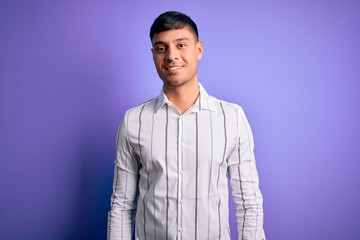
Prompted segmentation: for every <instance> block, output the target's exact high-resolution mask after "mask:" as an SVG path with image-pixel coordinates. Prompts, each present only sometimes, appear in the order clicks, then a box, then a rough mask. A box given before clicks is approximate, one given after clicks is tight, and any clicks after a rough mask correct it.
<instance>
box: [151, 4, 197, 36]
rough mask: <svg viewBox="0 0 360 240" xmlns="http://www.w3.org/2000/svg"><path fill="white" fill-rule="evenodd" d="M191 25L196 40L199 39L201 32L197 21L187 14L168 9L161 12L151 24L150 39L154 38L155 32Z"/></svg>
mask: <svg viewBox="0 0 360 240" xmlns="http://www.w3.org/2000/svg"><path fill="white" fill-rule="evenodd" d="M185 26H187V27H189V29H190V31H192V32H193V33H194V35H195V37H196V41H198V40H199V33H198V29H197V26H196V24H195V22H194V21H193V20H192V19H191V18H190V17H189V16H187V15H185V14H183V13H181V12H176V11H168V12H164V13H162V14H160V15H159V16H158V17H157V18H156V19H155V20H154V23H153V24H152V25H151V28H150V40H152V39H153V37H154V34H156V33H160V32H165V31H168V30H172V29H181V28H183V27H185Z"/></svg>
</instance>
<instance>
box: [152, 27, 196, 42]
mask: <svg viewBox="0 0 360 240" xmlns="http://www.w3.org/2000/svg"><path fill="white" fill-rule="evenodd" d="M179 39H185V40H188V41H190V42H195V34H194V33H193V32H192V31H191V30H190V29H189V28H188V27H186V26H185V27H183V28H180V29H171V30H168V31H164V32H160V33H156V34H154V37H153V39H152V44H153V45H154V44H156V43H172V42H175V41H178V40H179Z"/></svg>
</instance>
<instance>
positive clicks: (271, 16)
mask: <svg viewBox="0 0 360 240" xmlns="http://www.w3.org/2000/svg"><path fill="white" fill-rule="evenodd" d="M166 10H179V11H184V12H185V13H187V14H189V15H190V16H191V17H192V18H193V19H194V20H195V22H197V24H198V27H199V30H200V38H201V39H202V40H203V41H204V45H205V52H204V56H203V59H202V60H201V62H200V73H199V78H200V81H201V82H202V84H203V85H204V86H205V88H206V89H207V91H208V92H209V93H210V94H212V95H215V96H217V97H219V98H223V99H225V100H228V101H231V102H237V103H239V104H241V105H242V106H243V107H244V109H245V111H246V113H247V116H248V118H249V120H250V123H251V125H252V128H253V132H254V136H255V146H256V155H257V164H258V170H259V173H260V177H261V189H262V192H263V195H264V200H265V202H264V208H265V230H266V234H267V237H268V239H269V240H271V239H275V240H282V239H283V240H289V239H290V240H292V239H294V240H295V239H299V240H304V239H306V240H311V239H314V240H318V239H327V240H331V239H334V240H338V239H347V240H349V239H354V240H355V239H360V186H359V185H360V177H359V176H360V174H359V170H360V127H359V122H360V111H359V103H360V92H359V85H360V47H359V46H360V27H359V26H360V24H359V23H360V2H359V1H355V0H354V1H350V0H349V1H346V0H345V1H343V0H342V1H340V0H338V1H329V0H327V1H325V0H323V1H313V0H306V1H264V2H254V3H253V1H251V2H250V1H213V2H211V3H210V1H203V2H201V1H181V2H179V1H174V2H171V1H160V0H156V1H132V2H131V3H130V2H129V3H126V2H125V1H122V2H120V1H110V2H105V1H104V2H100V1H91V3H90V1H89V2H88V3H86V4H85V1H84V2H79V1H73V2H72V3H67V2H63V1H53V2H51V3H50V1H49V2H45V1H43V2H42V1H28V2H27V1H24V2H19V1H1V3H0V80H1V82H0V119H1V125H0V148H1V149H0V194H1V196H0V239H16V240H17V239H105V236H106V222H107V211H108V210H109V207H110V194H111V190H112V189H111V187H112V178H113V161H114V158H115V139H116V131H117V128H118V125H119V124H120V121H121V119H122V116H123V114H124V111H125V110H126V109H128V108H130V107H132V106H134V105H137V104H140V103H142V102H144V101H146V100H148V99H149V98H151V97H153V96H155V95H157V94H158V93H159V92H160V89H161V81H160V80H159V79H158V76H157V74H156V71H155V68H154V66H153V62H152V56H151V52H150V48H151V45H150V40H149V37H148V31H149V28H150V25H151V23H152V21H153V20H154V18H155V17H156V16H157V15H158V14H160V13H161V12H163V11H166ZM234 221H235V218H234V213H232V214H231V224H232V228H234V226H235V222H234ZM236 235H237V234H236V232H234V231H233V237H234V239H235V236H236Z"/></svg>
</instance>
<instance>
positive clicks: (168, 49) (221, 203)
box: [108, 12, 264, 240]
mask: <svg viewBox="0 0 360 240" xmlns="http://www.w3.org/2000/svg"><path fill="white" fill-rule="evenodd" d="M150 39H151V42H152V50H151V51H152V54H153V60H154V63H155V67H156V70H157V72H158V75H159V77H160V78H161V80H162V81H163V89H162V91H161V93H160V95H159V96H158V97H156V98H154V99H151V100H150V101H148V102H146V103H144V104H142V105H140V106H137V107H135V108H132V109H130V110H128V111H127V112H126V114H125V116H124V119H123V122H122V124H121V126H120V128H119V132H118V138H117V155H116V161H115V176H114V191H113V195H112V198H111V211H110V212H109V219H108V239H131V238H135V239H191V240H192V239H230V229H229V223H228V212H229V210H228V177H229V178H230V183H231V189H232V194H233V198H234V201H235V204H236V216H237V221H238V235H239V239H263V236H264V235H263V227H262V225H263V208H262V195H261V192H260V190H259V186H258V185H259V184H258V183H259V181H258V174H257V170H256V165H255V158H254V152H253V147H254V146H253V137H252V133H251V130H250V127H249V124H248V122H247V119H246V117H245V114H244V112H243V110H242V108H241V107H240V106H238V105H236V104H232V103H227V102H225V101H222V100H219V99H216V98H214V97H212V96H209V95H208V94H207V92H206V91H205V89H204V88H203V87H202V85H201V84H200V83H199V82H198V78H197V70H198V61H199V60H200V59H201V57H202V53H203V44H202V42H201V41H200V40H199V39H198V30H197V26H196V24H195V23H194V22H193V21H192V20H191V19H190V18H189V17H188V16H186V15H184V14H182V13H179V12H165V13H163V14H161V15H160V16H159V17H158V18H157V19H155V21H154V23H153V25H152V26H151V30H150Z"/></svg>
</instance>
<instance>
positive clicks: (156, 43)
mask: <svg viewBox="0 0 360 240" xmlns="http://www.w3.org/2000/svg"><path fill="white" fill-rule="evenodd" d="M181 41H188V42H190V39H189V38H187V37H181V38H177V39H175V41H174V42H181ZM161 44H166V43H165V42H164V41H155V42H153V46H157V45H161Z"/></svg>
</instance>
